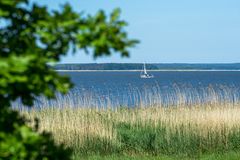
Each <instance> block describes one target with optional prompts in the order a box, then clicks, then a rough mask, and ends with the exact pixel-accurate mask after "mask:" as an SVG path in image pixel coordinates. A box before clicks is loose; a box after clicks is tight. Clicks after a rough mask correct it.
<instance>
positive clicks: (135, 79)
mask: <svg viewBox="0 0 240 160" xmlns="http://www.w3.org/2000/svg"><path fill="white" fill-rule="evenodd" d="M149 73H151V74H153V75H154V78H152V79H142V78H140V74H139V72H128V71H121V72H117V71H112V72H62V73H61V74H67V75H69V76H70V77H71V79H72V81H73V83H74V84H75V89H73V91H72V92H77V93H78V94H77V95H78V96H79V95H80V96H82V94H86V93H87V94H88V96H89V94H91V96H92V97H91V98H92V99H95V100H97V101H101V102H102V103H103V102H104V105H107V103H110V105H120V106H136V105H139V103H142V102H146V103H150V102H148V101H158V100H157V99H159V96H160V97H161V102H154V103H166V102H167V103H169V97H170V98H172V104H174V102H176V101H179V97H176V96H178V95H177V94H183V93H184V94H185V96H186V97H189V96H191V100H188V98H185V100H184V101H185V103H188V102H189V101H191V102H190V103H193V101H195V100H194V99H195V98H194V96H195V97H196V96H200V97H202V96H205V97H203V98H204V101H205V100H206V99H208V98H209V96H208V95H206V93H205V92H206V89H209V87H211V88H212V89H214V91H216V92H218V93H219V94H220V96H225V97H224V98H229V97H226V95H221V94H234V96H235V99H236V97H237V98H238V93H239V92H238V91H239V88H240V72H238V71H191V72H189V71H158V72H149ZM176 89H177V90H176ZM226 90H227V93H225V92H226ZM176 92H178V93H176ZM208 92H209V90H208ZM196 93H197V95H194V94H196ZM150 94H152V95H150ZM204 94H205V95H204ZM154 96H155V100H153V99H152V98H153V97H154ZM174 96H175V97H174ZM228 96H229V95H228ZM149 98H151V99H149ZM151 103H153V102H151Z"/></svg>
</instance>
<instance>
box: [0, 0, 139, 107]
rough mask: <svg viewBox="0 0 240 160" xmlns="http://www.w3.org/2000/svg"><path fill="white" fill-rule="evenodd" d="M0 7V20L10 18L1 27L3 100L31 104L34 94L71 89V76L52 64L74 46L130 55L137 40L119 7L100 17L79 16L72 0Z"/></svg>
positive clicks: (0, 93)
mask: <svg viewBox="0 0 240 160" xmlns="http://www.w3.org/2000/svg"><path fill="white" fill-rule="evenodd" d="M24 6H26V7H24ZM0 10H1V12H0V21H2V22H5V25H4V27H1V28H0V68H1V70H0V77H1V81H0V101H1V103H2V104H4V105H9V102H10V101H14V100H16V99H17V98H21V100H22V101H23V103H24V104H26V105H32V102H33V100H34V97H35V96H39V95H41V94H43V95H45V96H47V97H49V98H52V97H54V92H55V91H56V90H58V91H60V92H62V93H66V92H67V91H68V90H69V88H70V87H71V86H72V85H71V83H69V79H68V78H66V77H62V76H59V75H58V74H56V73H55V72H54V71H52V70H51V69H50V68H49V65H47V64H48V63H50V62H56V61H58V60H59V59H60V56H62V55H65V54H66V53H67V52H68V51H70V50H72V51H76V49H83V50H84V51H85V52H88V50H89V49H91V50H92V51H93V56H94V57H98V56H102V55H110V54H111V53H113V52H119V53H120V54H121V55H122V56H128V55H129V52H128V50H127V48H128V47H132V46H134V45H135V44H136V43H137V41H136V40H129V39H128V38H127V33H126V32H125V31H124V30H123V27H124V26H126V22H124V21H122V20H119V15H120V10H119V9H116V10H114V11H113V13H112V14H111V15H110V18H107V16H106V15H105V13H104V12H103V11H99V12H98V13H97V14H96V15H95V16H90V15H89V16H84V15H82V14H77V13H75V12H74V11H73V10H72V9H71V7H70V5H69V4H65V5H64V6H63V7H62V9H61V10H60V11H56V10H55V11H52V12H49V11H48V10H47V7H44V6H43V7H42V6H38V5H37V4H33V5H29V4H28V1H27V0H19V1H14V2H9V1H8V0H3V1H1V2H0ZM70 46H71V47H70Z"/></svg>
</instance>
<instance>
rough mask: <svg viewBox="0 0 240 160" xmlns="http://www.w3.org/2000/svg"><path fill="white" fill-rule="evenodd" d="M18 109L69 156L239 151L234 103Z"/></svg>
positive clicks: (201, 154)
mask: <svg viewBox="0 0 240 160" xmlns="http://www.w3.org/2000/svg"><path fill="white" fill-rule="evenodd" d="M22 113H23V114H25V115H26V116H27V117H28V118H30V119H33V118H34V117H37V118H39V120H40V122H41V124H40V128H41V130H47V131H51V132H52V133H53V135H54V137H55V139H56V141H57V142H59V143H64V144H66V145H68V146H71V147H73V148H74V152H75V159H78V158H79V157H88V156H91V155H99V156H96V157H92V158H93V159H94V158H95V159H99V158H100V157H102V156H105V157H106V158H107V157H109V156H110V157H111V155H118V156H120V155H122V156H123V155H125V158H124V159H127V157H132V156H133V157H139V156H140V157H144V156H146V157H148V156H150V157H153V159H154V157H158V158H159V157H162V158H164V157H166V159H168V158H169V156H170V157H172V158H173V159H174V157H179V156H181V157H185V158H190V159H195V158H196V159H200V158H204V156H205V155H211V154H217V155H219V154H224V153H227V152H234V153H235V152H238V151H240V123H239V122H240V116H239V115H240V105H239V104H231V103H226V104H222V103H221V104H216V103H215V104H204V105H195V106H193V105H192V106H191V107H190V106H188V107H168V108H163V107H157V106H155V107H148V108H136V109H127V108H117V109H115V110H99V109H89V108H88V109H87V108H85V109H83V108H64V109H56V108H48V109H42V110H31V111H28V112H24V111H23V112H22ZM118 156H116V157H118ZM234 156H239V154H237V153H236V155H235V154H234ZM110 159H111V158H110Z"/></svg>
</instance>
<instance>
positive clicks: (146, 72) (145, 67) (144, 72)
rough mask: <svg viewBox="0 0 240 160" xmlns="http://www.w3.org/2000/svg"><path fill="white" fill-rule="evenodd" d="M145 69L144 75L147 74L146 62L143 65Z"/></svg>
mask: <svg viewBox="0 0 240 160" xmlns="http://www.w3.org/2000/svg"><path fill="white" fill-rule="evenodd" d="M143 68H144V74H147V70H146V65H145V62H144V64H143Z"/></svg>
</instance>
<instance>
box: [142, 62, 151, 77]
mask: <svg viewBox="0 0 240 160" xmlns="http://www.w3.org/2000/svg"><path fill="white" fill-rule="evenodd" d="M140 77H141V78H154V76H153V75H152V74H148V73H147V69H146V64H145V63H144V64H143V70H142V71H141V74H140Z"/></svg>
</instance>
